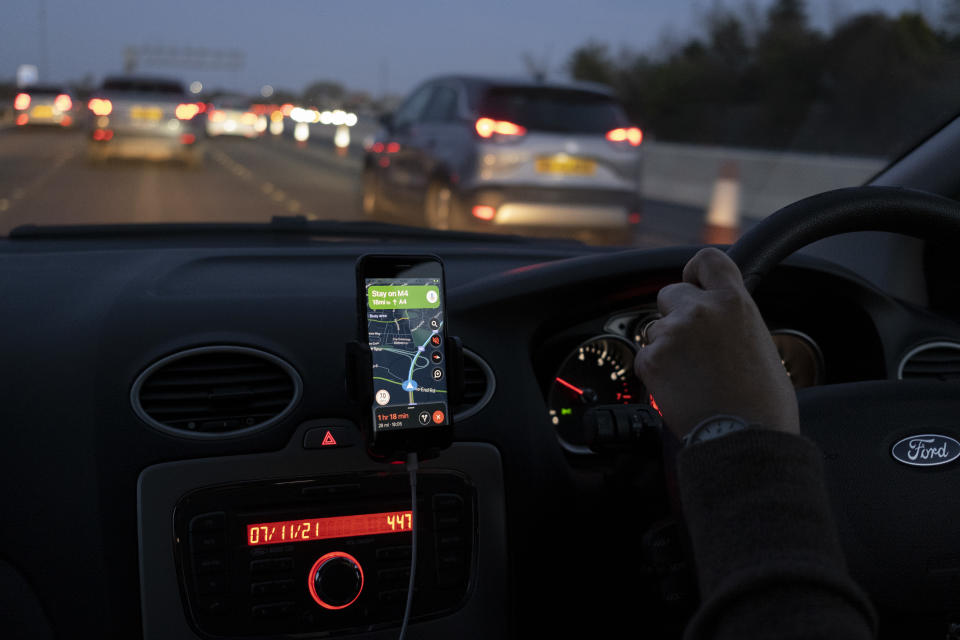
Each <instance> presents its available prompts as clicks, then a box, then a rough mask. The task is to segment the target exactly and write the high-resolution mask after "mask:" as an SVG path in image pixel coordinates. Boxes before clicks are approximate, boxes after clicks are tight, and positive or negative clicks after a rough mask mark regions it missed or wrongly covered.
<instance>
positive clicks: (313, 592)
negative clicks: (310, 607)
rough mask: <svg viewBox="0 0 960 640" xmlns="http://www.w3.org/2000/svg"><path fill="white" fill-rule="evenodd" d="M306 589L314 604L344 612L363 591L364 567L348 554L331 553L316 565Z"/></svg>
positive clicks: (322, 557)
mask: <svg viewBox="0 0 960 640" xmlns="http://www.w3.org/2000/svg"><path fill="white" fill-rule="evenodd" d="M307 587H308V588H309V590H310V596H311V597H312V598H313V600H314V602H316V603H317V604H319V605H320V606H321V607H323V608H324V609H345V608H347V607H349V606H350V605H351V604H353V603H354V602H355V601H356V600H357V598H358V597H359V596H360V592H361V591H363V568H361V567H360V563H359V562H357V559H356V558H354V557H353V556H352V555H350V554H349V553H346V552H343V551H331V552H330V553H327V554H325V555H323V556H321V557H320V558H318V559H317V561H316V562H314V563H313V567H311V569H310V573H309V575H308V576H307Z"/></svg>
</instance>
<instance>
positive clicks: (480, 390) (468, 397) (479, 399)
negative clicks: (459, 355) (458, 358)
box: [453, 348, 496, 421]
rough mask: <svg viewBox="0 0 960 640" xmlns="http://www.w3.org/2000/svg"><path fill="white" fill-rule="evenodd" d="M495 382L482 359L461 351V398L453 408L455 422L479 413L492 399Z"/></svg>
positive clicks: (469, 351) (469, 352)
mask: <svg viewBox="0 0 960 640" xmlns="http://www.w3.org/2000/svg"><path fill="white" fill-rule="evenodd" d="M495 388H496V380H495V379H494V376H493V370H492V369H491V368H490V365H488V364H487V363H486V362H485V361H484V360H483V358H481V357H480V356H479V355H477V354H476V353H474V352H473V351H471V350H470V349H466V348H465V349H464V350H463V397H462V398H461V400H460V402H459V403H458V404H457V406H455V407H454V408H453V419H454V420H455V421H460V420H465V419H467V418H469V417H471V416H474V415H476V414H477V413H479V411H480V410H481V409H483V408H484V407H485V406H487V403H488V402H490V399H491V398H492V397H493V392H494V389H495Z"/></svg>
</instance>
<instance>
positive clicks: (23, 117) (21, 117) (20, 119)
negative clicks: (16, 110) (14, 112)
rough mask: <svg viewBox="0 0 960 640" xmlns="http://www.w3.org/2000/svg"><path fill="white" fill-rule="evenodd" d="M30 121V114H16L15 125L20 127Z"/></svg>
mask: <svg viewBox="0 0 960 640" xmlns="http://www.w3.org/2000/svg"><path fill="white" fill-rule="evenodd" d="M29 121H30V116H28V115H27V114H25V113H21V114H20V115H18V116H17V126H18V127H22V126H23V125H25V124H27V123H28V122H29Z"/></svg>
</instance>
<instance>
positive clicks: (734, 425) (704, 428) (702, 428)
mask: <svg viewBox="0 0 960 640" xmlns="http://www.w3.org/2000/svg"><path fill="white" fill-rule="evenodd" d="M749 428H750V425H749V424H748V423H747V422H746V421H745V420H744V419H743V418H738V417H737V416H726V415H718V416H711V417H709V418H707V419H706V420H704V421H703V422H701V423H700V424H698V425H697V426H695V427H694V428H693V429H692V430H691V431H690V433H688V434H687V435H685V436H683V446H685V447H689V446H690V445H692V444H697V443H700V442H706V441H708V440H713V439H715V438H720V437H723V436H725V435H727V434H728V433H734V432H737V431H743V430H744V429H749Z"/></svg>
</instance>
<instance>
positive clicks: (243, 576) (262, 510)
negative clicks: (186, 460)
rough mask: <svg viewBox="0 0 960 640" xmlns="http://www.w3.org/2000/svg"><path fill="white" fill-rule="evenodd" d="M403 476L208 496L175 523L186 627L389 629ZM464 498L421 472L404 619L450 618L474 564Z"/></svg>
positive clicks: (405, 504) (460, 488)
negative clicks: (412, 581) (412, 587)
mask: <svg viewBox="0 0 960 640" xmlns="http://www.w3.org/2000/svg"><path fill="white" fill-rule="evenodd" d="M407 482H408V479H407V476H406V474H402V473H401V474H397V473H368V474H354V475H343V476H325V477H316V478H294V479H289V480H286V481H280V482H277V481H271V482H252V483H241V484H230V485H222V486H216V487H209V488H204V489H199V490H196V491H193V492H191V493H189V494H187V495H186V496H184V497H183V498H182V499H181V500H180V502H179V503H178V505H177V508H176V511H175V516H174V528H175V536H176V549H177V559H178V571H179V577H180V583H181V592H182V594H183V601H184V605H185V607H186V608H187V613H188V618H189V619H190V621H191V623H192V624H193V625H194V626H195V628H196V630H197V631H199V632H201V633H203V634H205V635H209V636H226V637H241V636H260V635H269V636H272V637H277V636H284V635H288V636H292V635H297V634H305V633H317V632H333V631H351V630H358V629H361V628H363V629H370V628H377V627H378V626H390V625H396V624H397V623H399V621H400V619H401V618H402V615H403V607H404V605H405V603H406V594H407V583H408V580H409V577H410V553H411V537H412V536H411V530H412V525H413V522H412V512H411V509H410V507H411V505H410V495H409V486H408V484H407ZM474 512H475V497H474V490H473V488H472V486H471V485H470V484H469V482H468V481H467V479H466V478H465V477H464V476H462V475H460V474H457V473H453V472H449V471H444V472H439V471H421V473H420V476H419V489H418V519H419V523H418V534H419V541H418V546H419V551H418V554H419V557H418V562H417V565H418V566H417V585H416V597H415V598H414V602H413V616H414V617H415V618H425V617H432V616H435V615H442V614H445V613H449V612H451V611H453V610H455V609H456V608H458V607H459V606H460V604H461V603H462V602H463V600H464V599H465V597H466V595H467V588H468V584H469V577H470V574H471V566H472V564H473V562H474V547H475V543H474V532H475V531H476V527H475V522H474V520H475V514H474Z"/></svg>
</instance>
